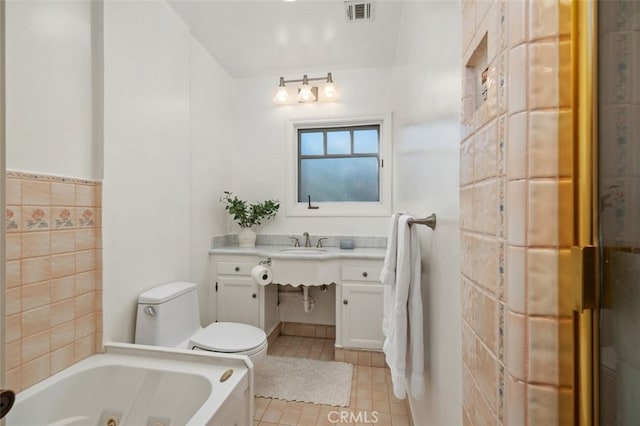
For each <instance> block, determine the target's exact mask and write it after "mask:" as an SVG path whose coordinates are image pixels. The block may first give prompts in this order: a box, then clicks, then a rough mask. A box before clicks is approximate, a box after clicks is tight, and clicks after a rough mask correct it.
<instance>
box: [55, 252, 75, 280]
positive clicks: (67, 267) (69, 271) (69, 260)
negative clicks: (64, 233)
mask: <svg viewBox="0 0 640 426" xmlns="http://www.w3.org/2000/svg"><path fill="white" fill-rule="evenodd" d="M75 272H76V255H75V253H68V254H60V255H56V256H51V277H52V278H60V277H64V276H68V275H73V274H75Z"/></svg>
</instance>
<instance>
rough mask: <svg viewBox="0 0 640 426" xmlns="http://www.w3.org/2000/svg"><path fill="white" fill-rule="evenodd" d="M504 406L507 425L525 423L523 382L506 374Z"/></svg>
mask: <svg viewBox="0 0 640 426" xmlns="http://www.w3.org/2000/svg"><path fill="white" fill-rule="evenodd" d="M506 393H507V395H506V399H507V403H506V407H507V411H506V413H505V416H506V422H505V424H507V425H524V424H525V384H524V382H522V381H520V380H516V379H514V378H513V377H512V376H511V375H507V381H506Z"/></svg>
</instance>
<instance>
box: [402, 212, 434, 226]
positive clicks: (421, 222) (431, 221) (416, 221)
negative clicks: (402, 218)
mask: <svg viewBox="0 0 640 426" xmlns="http://www.w3.org/2000/svg"><path fill="white" fill-rule="evenodd" d="M408 223H409V226H411V225H413V224H416V225H427V226H428V227H429V228H431V229H436V214H435V213H431V214H430V215H429V216H427V217H424V218H422V219H409V221H408Z"/></svg>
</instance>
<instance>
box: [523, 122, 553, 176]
mask: <svg viewBox="0 0 640 426" xmlns="http://www.w3.org/2000/svg"><path fill="white" fill-rule="evenodd" d="M558 120H559V117H558V112H557V111H534V112H532V113H531V114H529V144H530V151H529V176H530V177H539V178H540V177H556V176H558V167H559V164H558V148H557V147H558V125H559V123H558Z"/></svg>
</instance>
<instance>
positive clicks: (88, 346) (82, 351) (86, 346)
mask: <svg viewBox="0 0 640 426" xmlns="http://www.w3.org/2000/svg"><path fill="white" fill-rule="evenodd" d="M95 339H96V338H95V335H93V334H90V335H89V336H87V337H83V338H82V339H79V340H77V341H76V348H75V351H76V361H81V360H83V359H85V358H86V357H88V356H90V355H91V354H93V350H94V348H95V346H96V342H95Z"/></svg>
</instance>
